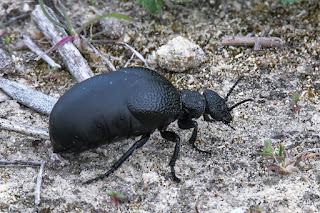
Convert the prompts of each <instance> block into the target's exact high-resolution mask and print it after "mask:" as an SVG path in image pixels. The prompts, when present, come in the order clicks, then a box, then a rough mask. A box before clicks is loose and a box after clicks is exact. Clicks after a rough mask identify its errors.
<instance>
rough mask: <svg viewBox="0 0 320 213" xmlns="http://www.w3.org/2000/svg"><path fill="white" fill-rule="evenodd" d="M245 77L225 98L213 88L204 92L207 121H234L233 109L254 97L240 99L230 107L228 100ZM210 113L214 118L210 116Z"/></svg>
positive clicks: (227, 122) (228, 122)
mask: <svg viewBox="0 0 320 213" xmlns="http://www.w3.org/2000/svg"><path fill="white" fill-rule="evenodd" d="M242 78H243V76H241V77H240V78H239V79H238V80H237V81H236V83H235V84H234V85H233V86H232V87H231V89H230V90H229V92H228V94H227V95H226V97H225V98H221V97H220V96H219V95H218V94H217V93H216V92H214V91H212V90H205V91H204V93H203V96H204V98H205V104H206V109H205V116H204V117H205V120H206V121H222V122H223V123H224V124H226V125H228V126H229V124H230V122H231V121H232V116H231V111H232V110H233V109H234V108H236V107H237V106H239V105H241V104H243V103H245V102H247V101H253V100H252V99H245V100H243V101H240V102H239V103H236V104H235V105H233V106H231V107H228V105H227V101H228V98H229V96H230V94H231V93H232V91H233V89H234V88H235V86H236V85H237V84H238V83H239V81H240V80H241V79H242ZM208 115H210V117H211V118H212V120H210V118H208Z"/></svg>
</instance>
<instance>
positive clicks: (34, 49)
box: [22, 35, 61, 68]
mask: <svg viewBox="0 0 320 213" xmlns="http://www.w3.org/2000/svg"><path fill="white" fill-rule="evenodd" d="M22 38H23V42H24V44H25V45H26V46H27V47H28V48H29V49H30V50H31V51H32V52H35V53H36V54H37V55H42V56H41V58H42V59H43V60H45V61H46V62H47V63H48V64H49V65H50V66H51V67H58V68H61V66H60V65H59V64H57V63H56V62H54V61H53V60H52V59H51V58H50V57H49V56H48V55H46V54H44V52H43V51H42V50H41V49H40V48H39V47H38V46H37V45H36V44H35V43H34V42H33V41H32V40H31V38H29V37H28V36H26V35H23V36H22Z"/></svg>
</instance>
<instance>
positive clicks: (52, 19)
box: [39, 0, 70, 32]
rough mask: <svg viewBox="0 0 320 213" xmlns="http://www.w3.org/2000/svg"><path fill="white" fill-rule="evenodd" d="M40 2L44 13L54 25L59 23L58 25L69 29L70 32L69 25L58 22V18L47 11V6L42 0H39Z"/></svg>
mask: <svg viewBox="0 0 320 213" xmlns="http://www.w3.org/2000/svg"><path fill="white" fill-rule="evenodd" d="M39 4H40V7H41V10H42V12H43V13H44V15H45V16H46V17H47V18H48V19H49V20H50V21H51V22H52V23H53V24H54V25H57V26H59V27H61V28H63V29H65V30H67V31H68V32H70V29H69V28H68V27H66V26H65V25H63V24H61V23H59V22H57V21H56V20H54V18H52V17H51V16H50V15H49V14H48V12H47V10H46V8H45V6H44V4H43V1H42V0H39Z"/></svg>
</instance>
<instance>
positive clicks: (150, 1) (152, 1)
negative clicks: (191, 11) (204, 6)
mask: <svg viewBox="0 0 320 213" xmlns="http://www.w3.org/2000/svg"><path fill="white" fill-rule="evenodd" d="M137 1H138V2H139V3H140V4H142V6H143V7H144V8H146V9H147V10H148V12H149V13H158V12H160V11H161V10H162V5H163V0H137ZM175 1H176V2H190V1H192V0H175Z"/></svg>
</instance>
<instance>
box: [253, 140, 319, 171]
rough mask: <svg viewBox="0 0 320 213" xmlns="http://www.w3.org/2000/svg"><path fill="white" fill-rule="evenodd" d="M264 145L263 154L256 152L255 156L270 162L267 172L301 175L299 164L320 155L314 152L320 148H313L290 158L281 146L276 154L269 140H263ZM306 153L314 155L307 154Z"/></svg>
mask: <svg viewBox="0 0 320 213" xmlns="http://www.w3.org/2000/svg"><path fill="white" fill-rule="evenodd" d="M264 145H265V148H264V152H258V153H257V154H258V155H263V156H266V157H265V160H268V161H272V163H271V164H270V165H269V166H268V167H267V170H273V171H278V172H282V173H286V174H291V173H293V172H299V173H301V171H300V169H299V166H300V165H299V163H300V162H301V161H302V160H304V159H306V158H310V157H313V156H316V155H319V154H320V153H315V152H314V151H319V150H320V148H315V149H310V150H307V151H304V152H302V153H300V154H298V155H297V156H295V157H290V156H289V155H288V153H287V152H286V151H285V150H284V148H283V146H282V145H281V144H280V146H279V151H278V152H275V150H274V149H273V147H272V146H271V140H265V141H264ZM308 152H314V153H310V154H307V153H308Z"/></svg>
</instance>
